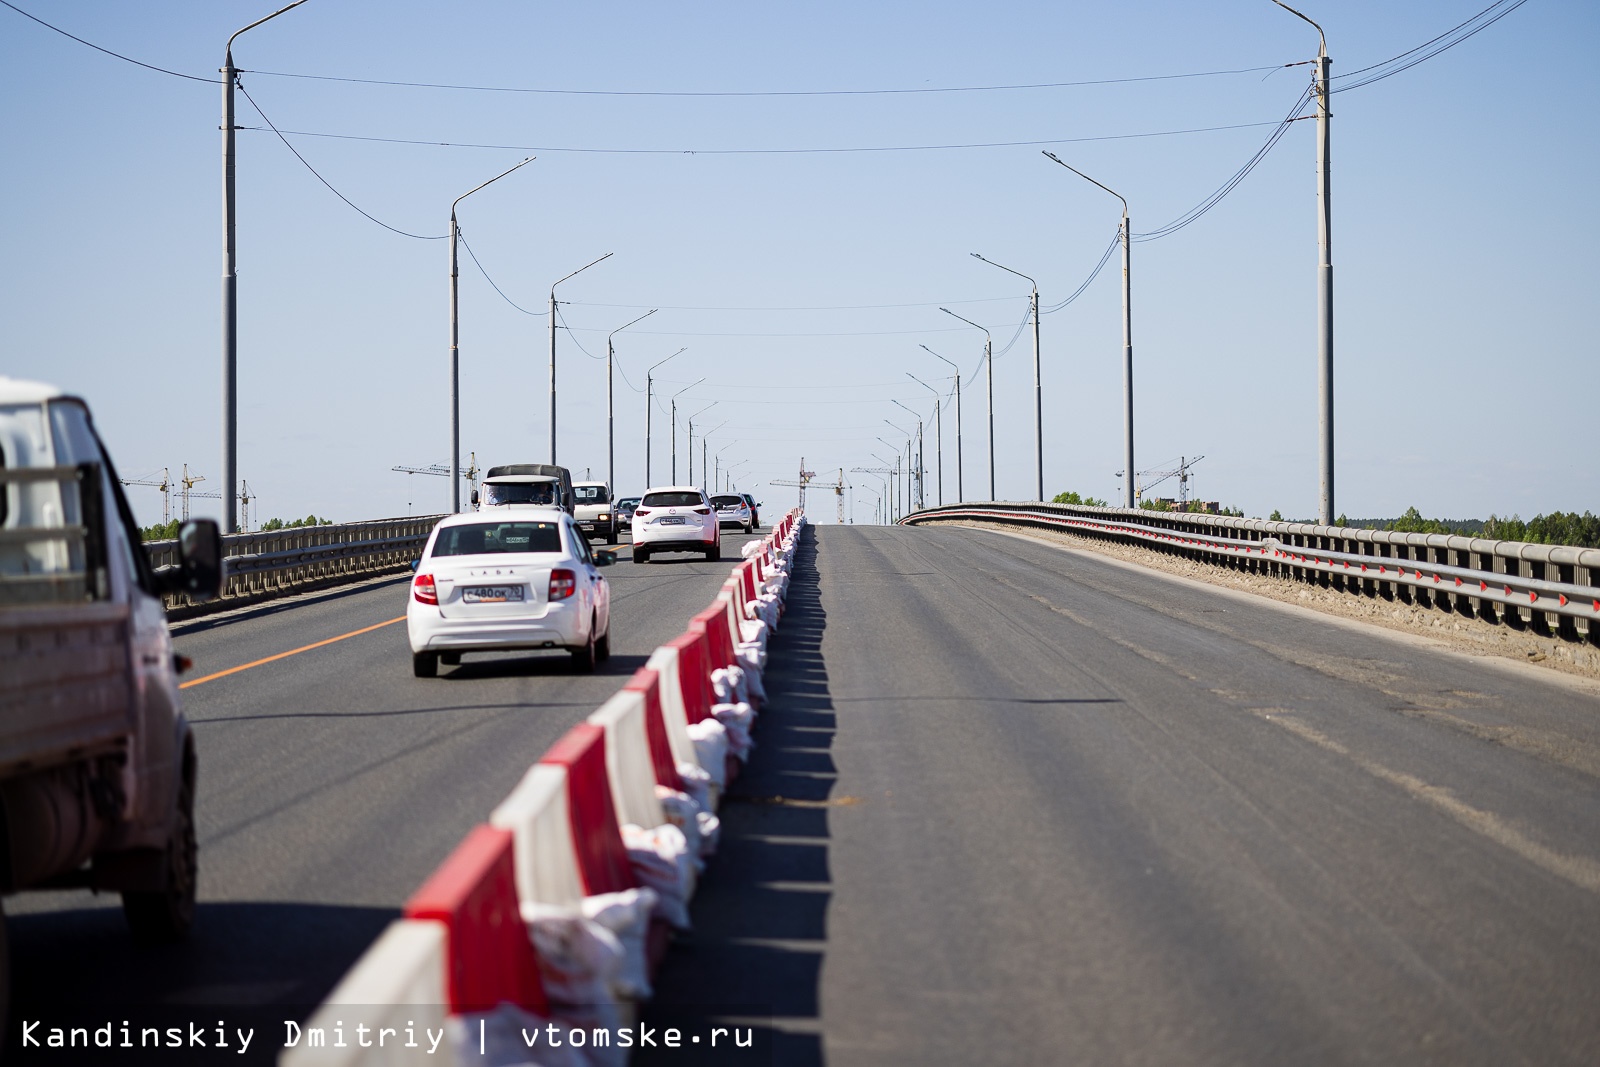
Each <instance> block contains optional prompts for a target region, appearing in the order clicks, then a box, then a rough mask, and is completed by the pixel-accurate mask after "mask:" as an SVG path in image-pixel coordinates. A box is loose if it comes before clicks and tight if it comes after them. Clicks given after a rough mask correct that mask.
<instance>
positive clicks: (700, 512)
mask: <svg viewBox="0 0 1600 1067" xmlns="http://www.w3.org/2000/svg"><path fill="white" fill-rule="evenodd" d="M694 513H695V514H696V515H709V514H711V509H710V508H695V509H694Z"/></svg>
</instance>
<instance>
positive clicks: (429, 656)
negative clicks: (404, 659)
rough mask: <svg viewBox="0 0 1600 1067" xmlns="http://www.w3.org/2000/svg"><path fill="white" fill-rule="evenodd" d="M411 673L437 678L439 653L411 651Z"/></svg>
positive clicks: (421, 676)
mask: <svg viewBox="0 0 1600 1067" xmlns="http://www.w3.org/2000/svg"><path fill="white" fill-rule="evenodd" d="M411 673H412V674H414V675H416V676H417V677H418V678H437V677H438V676H439V654H438V653H437V652H413V653H411Z"/></svg>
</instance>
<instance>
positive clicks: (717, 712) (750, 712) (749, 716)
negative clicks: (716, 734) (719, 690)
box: [711, 701, 756, 762]
mask: <svg viewBox="0 0 1600 1067" xmlns="http://www.w3.org/2000/svg"><path fill="white" fill-rule="evenodd" d="M711 714H712V716H713V717H714V718H715V719H716V720H717V721H718V722H720V723H721V724H722V727H723V729H724V730H726V731H727V732H728V751H729V752H732V753H733V756H734V758H735V759H737V760H739V761H740V762H746V761H748V760H749V759H750V750H751V749H752V748H754V747H755V741H754V740H753V739H752V738H751V736H750V731H751V730H752V729H753V728H754V727H755V724H756V713H755V709H754V708H752V707H751V706H750V705H749V704H747V703H744V702H742V701H741V702H740V703H737V704H713V705H712V707H711Z"/></svg>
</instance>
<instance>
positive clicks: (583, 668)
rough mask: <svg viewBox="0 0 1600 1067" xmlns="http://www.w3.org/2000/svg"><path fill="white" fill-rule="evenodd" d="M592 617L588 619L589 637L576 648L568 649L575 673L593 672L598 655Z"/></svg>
mask: <svg viewBox="0 0 1600 1067" xmlns="http://www.w3.org/2000/svg"><path fill="white" fill-rule="evenodd" d="M595 643H596V642H595V639H594V619H592V618H591V619H590V620H589V638H588V640H586V641H585V642H584V643H583V644H581V645H579V646H578V647H577V648H573V649H568V651H569V652H571V653H572V670H573V673H575V674H593V673H594V667H595V663H596V661H597V660H598V658H599V657H598V655H597V654H596V649H595Z"/></svg>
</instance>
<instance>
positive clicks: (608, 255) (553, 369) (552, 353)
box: [550, 252, 614, 465]
mask: <svg viewBox="0 0 1600 1067" xmlns="http://www.w3.org/2000/svg"><path fill="white" fill-rule="evenodd" d="M613 254H614V253H611V252H607V253H606V254H605V255H603V256H601V257H600V258H599V259H597V260H595V261H594V263H585V264H584V265H583V266H581V267H579V268H578V269H577V270H575V271H573V272H572V273H571V274H569V275H567V277H566V278H557V279H556V280H555V282H554V283H553V284H551V286H550V463H551V464H552V465H554V464H555V461H556V286H557V285H560V284H561V283H562V282H564V281H566V280H567V278H573V277H576V276H577V275H579V274H582V273H583V272H584V271H586V270H588V269H589V268H590V267H592V266H594V264H595V263H600V262H602V261H604V260H607V259H610V258H611V257H612V255H613Z"/></svg>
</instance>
